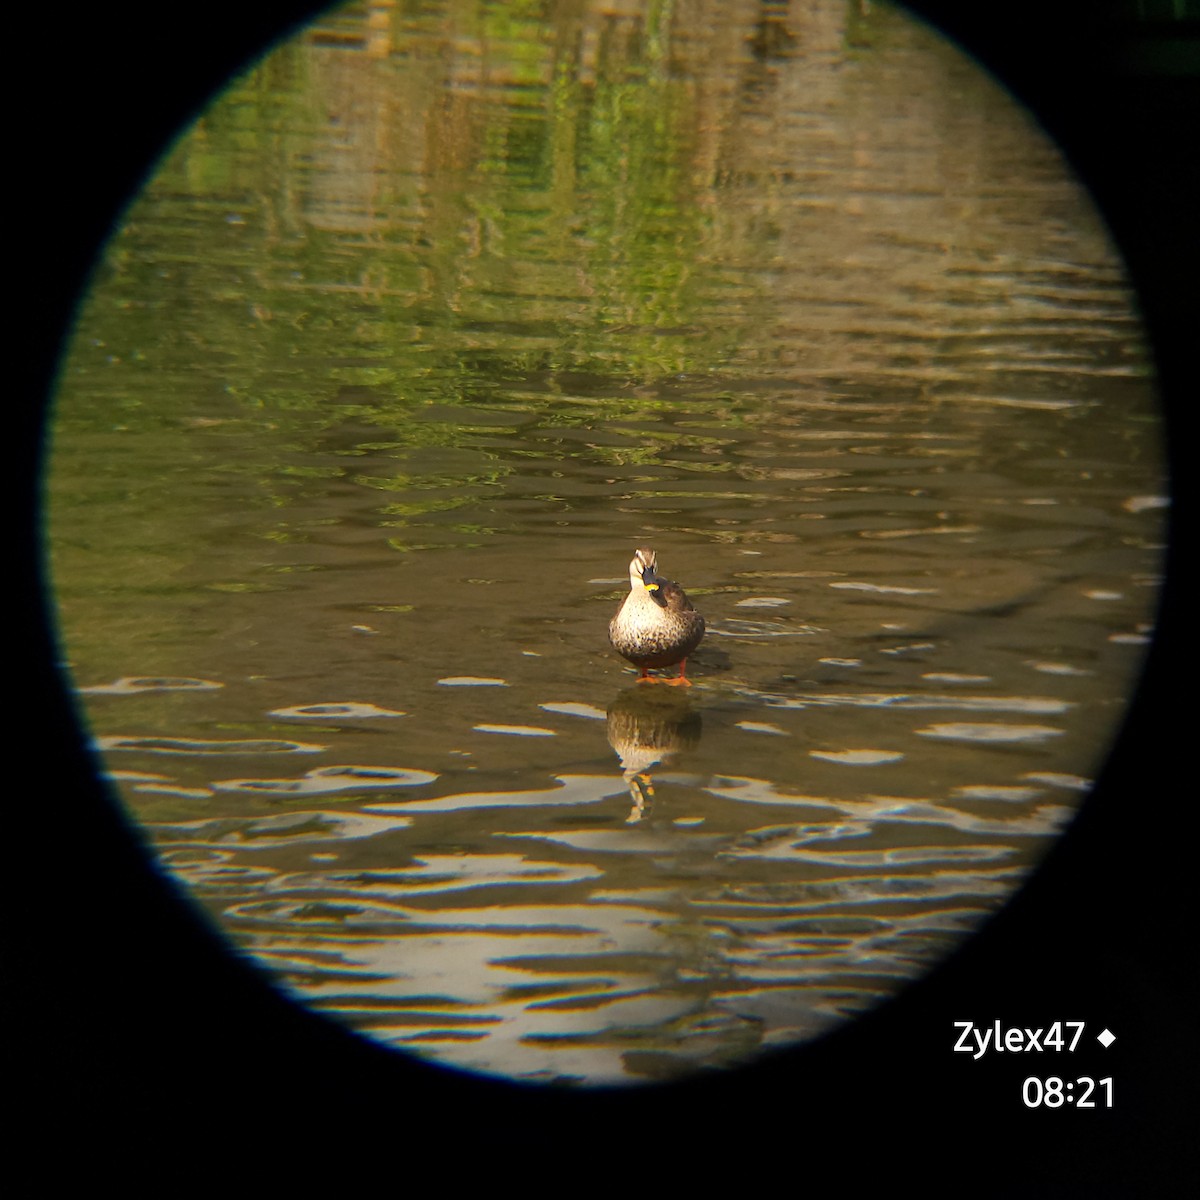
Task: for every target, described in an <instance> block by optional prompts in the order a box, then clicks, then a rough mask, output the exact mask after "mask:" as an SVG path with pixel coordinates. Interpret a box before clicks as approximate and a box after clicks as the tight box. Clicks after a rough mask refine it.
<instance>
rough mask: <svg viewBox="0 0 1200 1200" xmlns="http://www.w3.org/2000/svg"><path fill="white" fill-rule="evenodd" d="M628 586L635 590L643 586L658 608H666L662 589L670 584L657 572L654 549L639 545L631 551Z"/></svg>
mask: <svg viewBox="0 0 1200 1200" xmlns="http://www.w3.org/2000/svg"><path fill="white" fill-rule="evenodd" d="M629 586H630V588H632V589H633V590H634V591H635V592H636V591H637V590H638V588H644V589H645V590H646V591H647V592H649V593H650V599H651V600H653V601H654V602H655V603H656V604H658V605H659V607H660V608H666V606H667V601H666V597H665V596H664V595H663V589H664V586H666V587H669V586H670V585H669V584H668V583H667V581H666V580H665V579H663V578H662V577H661V576H660V575H659V574H658V570H657V565H656V562H655V558H654V551H653V550H651V549H650V548H649V547H647V546H640V547H638V549H637V550H635V551H634V552H633V559H632V561H631V562H630V564H629Z"/></svg>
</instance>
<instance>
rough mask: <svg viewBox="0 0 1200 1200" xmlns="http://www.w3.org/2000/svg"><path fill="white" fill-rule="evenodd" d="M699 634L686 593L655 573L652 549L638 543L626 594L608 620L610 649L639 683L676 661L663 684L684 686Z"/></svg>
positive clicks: (697, 620) (696, 616)
mask: <svg viewBox="0 0 1200 1200" xmlns="http://www.w3.org/2000/svg"><path fill="white" fill-rule="evenodd" d="M703 637H704V618H703V617H702V616H701V615H700V614H699V613H698V612H697V611H696V610H695V609H694V608H693V607H692V602H691V601H690V600H689V599H688V598H687V593H686V592H685V591H684V590H683V588H681V587H680V586H679V584H677V583H675V582H674V580H671V579H664V578H663V577H662V576H661V575H660V574H659V573H658V564H657V561H656V559H655V554H654V551H653V550H651V549H650V548H649V547H645V546H642V547H639V548H638V549H637V550H635V551H634V553H633V558H632V560H631V561H630V563H629V595H628V596H626V597H625V600H624V602H623V603H622V604H621V607H620V608H619V609H618V610H617V615H616V616H615V617H613V619H612V620H611V621H610V622H609V623H608V640H609V641H610V642H611V643H612V646H613V649H614V650H616V652H617V653H618V654H620V655H621V656H622V657H624V658H627V659H628V660H629V661H630V662H631V663H633V665H634V666H635V667H637V669H638V682H639V683H641V682H643V681H650V680H652V678H653V677H652V676H651V675H650V671H651V670H652V669H657V668H661V667H673V666H674V665H675V664H676V663H678V664H679V674H678V676H676V677H675V678H672V679H669V680H668V681H667V682H669V683H673V684H680V685H682V686H684V687H688V686H690V684H691V681H690V680H689V679H688V678H687V677H686V675H685V674H684V672H685V669H686V667H687V659H688V655H690V654H691V653H692V651H693V650H695V649H696V647H697V646H698V645H700V639H701V638H703Z"/></svg>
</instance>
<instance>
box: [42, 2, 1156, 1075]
mask: <svg viewBox="0 0 1200 1200" xmlns="http://www.w3.org/2000/svg"><path fill="white" fill-rule="evenodd" d="M517 12H518V10H516V9H513V8H511V7H508V6H497V7H496V8H494V9H493V8H479V7H478V6H476V5H474V4H466V3H457V2H453V0H443V2H440V3H434V4H427V5H424V6H422V7H420V8H419V9H417V8H412V9H409V8H407V7H403V6H402V7H398V8H396V9H392V10H388V13H387V18H386V21H381V20H380V19H379V14H375V15H374V16H372V15H369V14H368V13H367V12H366V11H365V10H364V9H362V8H361V7H354V6H351V7H349V8H346V9H343V10H341V11H339V12H337V13H334V14H332V15H331V16H329V17H327V18H326V19H325V20H323V21H322V22H321V23H319V24H318V25H316V26H314V27H313V28H311V29H309V30H307V31H305V32H303V33H302V34H300V35H297V36H296V37H295V38H294V39H293V40H292V41H290V42H288V43H287V44H285V45H283V46H281V47H280V48H279V49H278V50H276V51H275V52H274V53H273V54H272V55H271V56H270V57H268V58H267V59H266V60H264V61H263V63H261V64H260V65H259V66H258V67H257V68H256V69H255V70H254V71H252V72H251V73H250V74H248V75H247V76H246V77H245V78H243V79H241V80H239V81H237V82H236V83H235V84H233V85H231V87H230V89H229V90H228V91H227V92H226V94H225V95H224V96H223V97H222V98H221V99H220V100H219V101H218V102H217V103H216V104H215V105H214V106H213V108H212V109H210V110H209V111H208V112H207V113H205V114H204V116H203V117H202V118H201V120H200V121H199V122H198V124H197V125H196V126H195V127H194V128H193V129H192V130H191V131H189V132H188V133H187V135H186V136H185V137H183V138H182V139H181V141H180V142H179V143H178V145H177V146H176V147H175V148H174V149H173V150H172V151H171V153H170V154H169V155H168V156H167V157H166V158H165V159H164V160H163V162H162V163H161V164H160V166H159V168H158V169H157V171H156V172H155V173H154V175H153V177H152V178H151V180H150V181H149V182H148V184H147V186H146V189H145V191H144V192H143V194H142V196H141V197H140V198H139V200H138V201H137V202H136V203H135V205H134V206H133V207H132V208H131V210H130V211H129V212H128V214H127V215H126V218H125V220H124V222H123V224H122V225H121V227H120V229H119V230H117V231H116V233H115V235H114V237H113V240H112V242H111V244H110V246H109V247H108V250H107V252H106V255H105V258H104V261H103V263H102V265H101V267H100V269H99V272H98V274H97V277H96V280H95V283H94V285H93V288H92V290H91V293H90V295H89V298H88V300H87V303H86V305H85V306H84V308H83V310H82V312H81V314H80V318H79V323H78V328H77V331H76V335H75V338H74V341H73V344H72V348H71V351H70V354H69V356H68V358H67V359H66V361H65V363H64V366H63V372H62V377H61V383H60V388H59V394H58V399H57V406H56V420H55V425H54V443H53V456H52V463H51V471H50V475H49V479H48V500H49V504H48V518H47V537H48V545H49V548H50V553H51V561H52V568H53V577H54V582H55V589H56V591H55V599H56V603H57V609H58V618H59V627H60V631H61V638H62V647H63V656H64V660H65V663H66V667H67V669H68V671H69V673H70V676H71V679H72V680H73V683H74V685H75V687H76V689H77V693H78V696H79V701H80V704H81V707H82V709H83V711H84V713H85V714H86V719H87V722H88V725H89V727H90V730H91V733H92V736H93V737H94V739H95V743H96V746H97V748H98V750H99V753H100V755H101V757H102V760H103V763H104V765H105V769H106V772H107V773H108V775H109V777H110V778H111V779H112V780H113V783H114V787H115V789H116V791H117V794H118V795H119V796H120V799H121V803H122V804H123V806H124V808H125V810H126V811H127V812H128V814H129V816H130V819H131V821H133V822H134V823H135V824H136V826H137V827H138V828H139V829H141V830H143V831H144V832H145V835H146V837H147V840H148V844H149V845H150V847H151V853H153V854H154V855H155V856H156V857H157V859H158V861H159V862H161V863H162V864H163V867H164V869H165V870H166V871H167V872H168V873H169V874H170V876H171V877H172V878H174V879H176V880H177V881H179V883H180V884H181V885H182V886H183V887H184V888H185V889H186V891H187V892H188V893H189V894H190V895H191V896H193V897H194V898H195V900H196V902H197V904H198V905H200V906H201V907H202V908H203V910H204V911H205V912H206V913H207V914H208V915H209V917H210V918H211V920H212V921H213V922H214V924H215V925H216V926H217V927H218V928H220V929H221V930H223V931H224V932H225V933H226V935H227V936H228V938H229V939H230V941H231V943H232V944H233V945H235V946H236V947H238V949H239V950H240V951H241V952H242V953H244V954H245V955H247V956H248V957H249V958H250V959H251V960H252V961H254V962H256V963H258V964H259V965H260V966H261V967H262V968H263V970H264V971H266V972H267V973H268V974H269V976H270V977H271V978H272V979H274V980H275V981H276V982H277V983H278V984H279V986H281V987H282V988H284V989H285V990H287V991H288V992H289V993H290V994H292V995H294V996H296V997H297V998H299V999H300V1000H302V1001H303V1002H304V1003H305V1004H307V1005H309V1006H311V1007H313V1008H315V1009H317V1010H319V1011H321V1012H324V1013H327V1014H329V1015H330V1016H331V1017H333V1018H334V1019H337V1020H339V1021H342V1022H344V1023H346V1024H348V1025H350V1026H351V1027H353V1028H355V1029H358V1030H360V1031H362V1032H363V1033H364V1034H366V1035H368V1036H370V1037H372V1038H375V1039H377V1040H379V1041H381V1042H384V1043H386V1044H388V1045H390V1046H394V1047H397V1048H400V1049H404V1050H408V1051H411V1052H415V1053H417V1054H420V1055H423V1056H426V1057H428V1058H430V1059H432V1060H435V1061H438V1062H442V1063H448V1064H454V1065H458V1066H463V1067H467V1068H470V1069H474V1070H479V1071H483V1072H487V1073H491V1074H498V1075H503V1076H507V1077H513V1078H520V1079H528V1080H572V1081H582V1082H589V1083H597V1082H624V1083H629V1082H635V1081H642V1080H650V1079H661V1078H668V1077H674V1076H678V1075H681V1074H687V1073H689V1072H691V1071H693V1070H697V1069H703V1068H709V1067H718V1066H724V1065H729V1064H736V1063H739V1062H744V1061H747V1060H748V1059H750V1058H752V1057H754V1056H755V1055H758V1054H760V1053H762V1052H763V1051H764V1050H767V1049H770V1048H771V1047H773V1046H780V1045H793V1044H797V1043H799V1042H803V1041H805V1040H807V1039H810V1038H812V1037H814V1036H817V1035H818V1034H820V1033H822V1032H824V1031H826V1030H829V1029H831V1028H834V1027H836V1026H837V1025H838V1024H839V1023H842V1022H844V1021H846V1020H848V1019H851V1018H852V1017H853V1016H854V1014H856V1013H857V1012H860V1011H862V1010H863V1009H865V1008H868V1007H870V1006H872V1005H874V1004H877V1003H879V1002H880V1001H881V1000H883V999H885V998H886V997H887V996H888V995H890V994H892V993H894V992H895V991H896V990H897V989H898V988H900V987H902V986H903V985H904V983H905V982H906V981H909V980H911V979H914V978H916V977H917V976H919V975H920V974H922V973H923V972H924V971H925V970H926V969H927V967H928V966H929V965H930V964H931V963H933V962H936V961H938V960H939V959H941V958H942V957H944V956H945V955H946V954H947V953H949V952H950V951H951V950H952V949H953V948H954V947H955V946H957V945H959V944H961V942H962V941H963V939H965V938H966V937H968V936H969V935H970V934H971V933H972V932H973V931H974V930H975V929H977V928H978V927H979V926H980V924H981V923H982V922H983V921H985V920H986V918H987V917H988V915H989V914H991V913H993V912H995V911H996V910H997V909H998V908H999V907H1001V906H1002V905H1003V904H1004V902H1005V901H1006V899H1007V898H1008V897H1009V896H1011V895H1012V893H1013V892H1014V890H1015V889H1016V888H1017V887H1019V886H1020V884H1021V882H1022V881H1023V880H1024V879H1025V878H1026V877H1027V876H1028V873H1029V872H1030V870H1031V869H1032V868H1033V867H1034V866H1035V865H1036V863H1037V862H1038V860H1039V859H1040V857H1041V856H1042V855H1043V854H1044V853H1045V851H1046V849H1047V848H1048V846H1049V845H1050V844H1051V841H1052V840H1053V839H1054V837H1055V836H1057V834H1058V833H1059V832H1060V831H1061V829H1062V828H1063V826H1064V825H1065V823H1067V822H1068V821H1069V820H1070V819H1071V817H1072V815H1073V813H1074V812H1075V811H1076V810H1077V808H1078V806H1079V804H1080V803H1081V802H1082V801H1083V800H1084V798H1085V797H1086V793H1087V789H1088V786H1089V782H1090V780H1091V779H1092V778H1093V777H1094V776H1095V774H1096V772H1097V771H1098V770H1099V768H1100V767H1101V765H1102V763H1103V759H1104V754H1105V751H1106V749H1107V747H1108V745H1109V743H1110V741H1111V739H1112V736H1113V734H1114V731H1115V729H1116V727H1117V724H1118V722H1119V721H1120V719H1121V716H1122V713H1123V711H1124V707H1125V703H1126V699H1127V697H1128V695H1129V692H1130V690H1131V687H1132V684H1133V682H1134V680H1135V679H1136V673H1137V670H1138V667H1139V664H1140V662H1141V660H1142V656H1143V654H1144V651H1145V646H1146V644H1147V642H1148V640H1149V638H1150V637H1151V635H1152V632H1153V630H1152V626H1153V613H1154V605H1155V601H1156V595H1157V587H1158V582H1159V580H1158V573H1159V570H1160V566H1161V558H1162V546H1161V541H1162V537H1163V510H1164V507H1165V504H1166V498H1165V494H1166V482H1165V469H1164V465H1163V460H1162V455H1161V447H1160V442H1159V439H1160V435H1161V431H1160V427H1159V422H1158V416H1157V410H1156V406H1155V398H1154V387H1153V379H1152V377H1151V373H1150V370H1149V367H1148V363H1147V354H1146V350H1145V346H1144V344H1143V341H1142V336H1141V332H1140V328H1139V325H1138V320H1137V314H1136V308H1135V305H1134V302H1133V300H1132V297H1131V294H1130V291H1129V288H1128V284H1127V281H1126V279H1125V276H1124V273H1123V269H1122V266H1121V263H1120V261H1119V259H1118V258H1117V256H1116V254H1115V252H1114V250H1113V248H1112V246H1111V244H1110V243H1109V241H1108V239H1107V237H1106V234H1105V232H1104V229H1103V227H1102V225H1101V224H1100V222H1099V220H1098V219H1097V217H1096V215H1095V213H1094V211H1093V210H1092V208H1091V207H1090V204H1089V202H1088V200H1087V198H1086V196H1085V195H1084V194H1083V193H1082V192H1081V190H1080V188H1079V187H1078V185H1077V184H1076V183H1074V182H1073V181H1072V179H1071V178H1070V176H1069V174H1068V173H1067V171H1066V168H1065V166H1064V164H1063V162H1062V160H1061V158H1060V157H1059V156H1058V154H1057V152H1056V151H1055V150H1054V149H1053V147H1052V146H1051V145H1050V144H1049V143H1048V142H1047V141H1046V140H1045V139H1044V138H1043V136H1042V135H1041V134H1040V132H1039V131H1038V130H1037V129H1036V127H1035V126H1034V125H1033V124H1032V123H1031V122H1030V120H1029V119H1028V118H1027V116H1026V115H1025V114H1023V113H1022V112H1021V111H1020V110H1019V109H1018V108H1016V107H1015V105H1014V104H1013V103H1012V101H1011V100H1010V99H1009V98H1008V97H1006V95H1005V94H1004V93H1003V92H1001V91H1000V90H999V89H998V88H997V87H996V86H995V85H994V84H992V83H991V82H990V81H989V80H988V79H987V78H986V77H985V76H983V75H982V74H981V73H980V72H979V70H978V69H977V68H976V67H975V66H974V65H973V64H972V63H971V62H969V61H968V60H966V59H964V58H963V57H962V56H961V55H960V54H959V53H958V52H957V51H956V50H955V49H954V48H953V47H951V46H949V45H947V44H945V43H944V42H942V41H941V40H940V39H938V38H937V37H936V36H935V35H934V34H932V33H931V32H930V31H928V30H926V29H924V28H923V27H921V26H919V25H916V24H914V23H913V22H911V21H910V20H909V19H908V18H907V17H906V16H904V15H903V14H902V13H900V12H899V11H897V10H894V9H892V8H890V7H887V6H884V5H878V4H873V5H870V6H864V5H859V4H857V3H845V2H843V0H817V2H815V3H810V4H806V5H802V6H801V5H793V6H791V7H790V8H789V7H787V6H772V7H771V9H770V13H771V14H772V15H770V16H768V17H764V16H763V15H762V12H761V11H760V8H759V6H757V5H754V4H749V3H744V4H711V5H706V4H691V5H685V4H675V5H671V4H654V3H647V4H644V5H643V4H629V5H623V6H619V7H617V8H614V7H613V6H609V5H591V4H584V5H581V6H577V7H575V8H573V9H571V10H570V11H569V12H568V11H565V10H564V11H561V12H560V11H556V12H555V13H553V14H552V15H550V16H547V17H546V18H544V19H533V18H529V19H525V18H522V17H519V16H518V15H517ZM638 545H651V546H653V547H654V548H655V549H656V550H657V551H658V555H659V561H660V566H661V567H662V569H663V570H664V571H665V572H666V573H667V574H668V575H670V576H671V577H673V578H676V579H678V580H680V581H681V582H682V583H683V584H684V586H685V587H686V588H687V589H688V592H689V595H690V596H691V597H692V599H693V601H694V603H695V604H696V606H697V607H698V608H699V609H700V610H701V611H702V612H703V613H704V615H705V618H706V620H707V622H708V627H709V632H708V635H707V637H706V640H705V642H704V643H703V645H702V646H701V648H700V650H699V652H698V653H697V654H696V655H695V657H694V658H693V659H691V660H689V674H690V675H691V676H692V678H693V686H692V687H691V688H687V689H684V688H674V687H666V686H664V685H662V684H652V685H645V684H643V685H638V684H636V683H635V682H634V672H633V671H632V669H631V668H630V667H629V666H628V665H627V664H625V663H623V662H622V661H621V660H620V659H618V658H617V657H616V656H615V655H614V654H613V653H612V651H611V650H610V649H609V647H608V645H607V639H606V628H607V622H608V619H609V617H610V616H611V615H612V612H613V611H614V610H615V608H616V606H617V604H618V603H619V602H620V599H621V597H622V595H623V593H624V591H625V589H626V587H627V582H626V565H627V563H628V560H629V557H630V555H631V553H632V550H633V548H634V547H635V546H638Z"/></svg>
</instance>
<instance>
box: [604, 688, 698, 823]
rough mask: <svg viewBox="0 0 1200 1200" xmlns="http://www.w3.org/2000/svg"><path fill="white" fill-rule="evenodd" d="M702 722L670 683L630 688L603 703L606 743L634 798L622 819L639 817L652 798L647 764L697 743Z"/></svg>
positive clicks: (658, 761) (629, 821)
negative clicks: (616, 760)
mask: <svg viewBox="0 0 1200 1200" xmlns="http://www.w3.org/2000/svg"><path fill="white" fill-rule="evenodd" d="M701 730H702V722H701V720H700V714H699V713H698V712H697V711H696V710H695V709H694V708H693V707H692V705H691V702H690V701H689V700H688V698H687V696H686V695H685V694H683V693H681V692H679V691H677V690H676V689H675V688H646V687H631V688H628V689H627V690H626V691H623V692H621V694H620V695H618V696H617V698H616V699H615V700H614V701H613V702H612V704H610V705H609V707H608V744H609V745H610V746H612V748H613V749H614V750H615V751H616V753H617V757H618V758H619V759H620V760H621V766H622V768H623V769H624V778H625V782H626V784H627V785H628V787H629V794H630V796H631V797H632V798H633V808H632V809H630V812H629V816H628V818H627V822H628V823H630V824H632V823H634V822H636V821H640V820H641V819H642V816H643V814H644V813H645V811H646V806H647V805H648V804H649V803H650V801H652V800H653V799H654V785H653V783H652V781H651V779H650V769H651V768H652V767H655V766H657V765H658V764H659V763H662V762H665V761H666V760H667V759H668V758H669V757H670V756H671V755H672V754H674V753H675V752H676V751H677V750H690V749H692V748H693V747H695V746H697V745H699V742H700V734H701Z"/></svg>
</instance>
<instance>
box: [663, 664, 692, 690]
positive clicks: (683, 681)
mask: <svg viewBox="0 0 1200 1200" xmlns="http://www.w3.org/2000/svg"><path fill="white" fill-rule="evenodd" d="M686 666H687V659H686V658H685V659H684V660H683V661H682V662H681V663H680V664H679V674H678V675H676V676H675V678H674V679H668V680H665V682H666V683H671V684H674V685H675V686H676V687H691V686H692V681H691V680H690V679H688V678H687V676H686V675H684V673H683V672H684V668H685V667H686Z"/></svg>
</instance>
